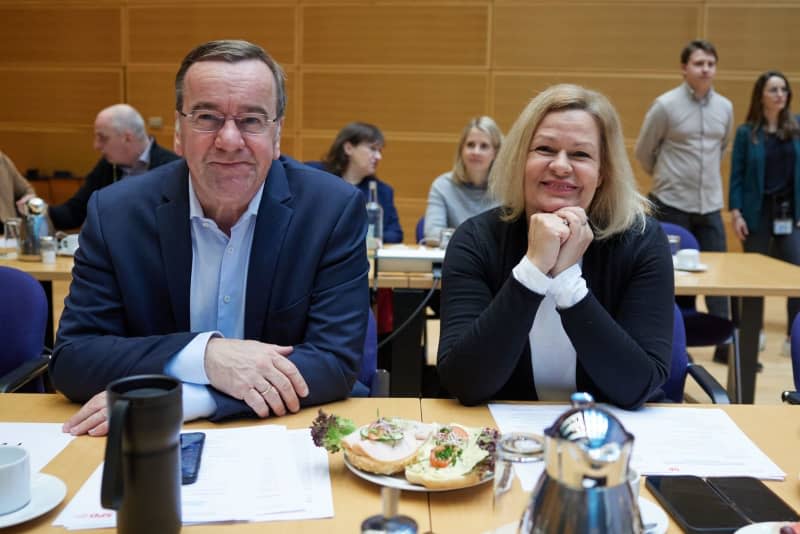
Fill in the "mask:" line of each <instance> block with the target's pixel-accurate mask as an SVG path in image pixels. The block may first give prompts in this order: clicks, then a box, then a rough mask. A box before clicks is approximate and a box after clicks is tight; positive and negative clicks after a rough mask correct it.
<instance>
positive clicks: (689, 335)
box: [661, 222, 738, 351]
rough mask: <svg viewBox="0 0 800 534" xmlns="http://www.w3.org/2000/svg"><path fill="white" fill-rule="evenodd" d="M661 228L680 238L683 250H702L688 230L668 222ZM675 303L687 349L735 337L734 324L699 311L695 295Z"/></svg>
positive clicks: (736, 348)
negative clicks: (679, 314)
mask: <svg viewBox="0 0 800 534" xmlns="http://www.w3.org/2000/svg"><path fill="white" fill-rule="evenodd" d="M661 228H662V229H663V230H664V233H666V234H672V235H678V236H680V237H681V248H694V249H699V248H700V246H699V245H698V243H697V238H695V236H694V235H693V234H692V233H691V232H690V231H689V230H687V229H686V228H684V227H682V226H678V225H677V224H672V223H666V222H662V223H661ZM675 302H676V303H677V304H678V307H679V308H680V310H681V314H682V315H683V322H684V325H685V326H686V346H687V347H708V346H712V345H721V344H724V343H726V342H727V341H728V340H729V339H730V338H732V337H733V334H734V330H735V325H734V324H733V322H732V321H730V320H728V319H725V318H723V317H717V316H716V315H711V314H710V313H703V312H699V311H697V308H696V305H695V297H694V296H693V295H691V296H690V295H686V296H683V295H681V296H678V297H675ZM734 350H735V351H736V350H738V347H736V346H734Z"/></svg>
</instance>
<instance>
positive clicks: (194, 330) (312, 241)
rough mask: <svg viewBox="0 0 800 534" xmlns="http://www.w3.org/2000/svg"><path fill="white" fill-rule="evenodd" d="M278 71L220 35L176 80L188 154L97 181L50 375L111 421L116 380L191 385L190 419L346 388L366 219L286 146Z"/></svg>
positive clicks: (179, 128)
mask: <svg viewBox="0 0 800 534" xmlns="http://www.w3.org/2000/svg"><path fill="white" fill-rule="evenodd" d="M284 79H285V78H284V74H283V71H282V70H281V68H280V66H279V65H277V64H276V63H275V62H274V61H273V60H272V58H270V57H269V56H268V55H267V54H266V53H265V52H264V51H263V50H262V49H261V48H260V47H258V46H256V45H253V44H251V43H247V42H244V41H212V42H209V43H205V44H203V45H200V46H199V47H197V48H195V49H194V50H192V51H191V52H190V53H189V54H188V55H187V56H186V58H185V59H184V61H183V63H182V64H181V67H180V69H179V70H178V74H177V76H176V81H175V87H176V109H177V111H176V121H177V122H176V132H175V148H176V151H177V153H178V154H180V155H181V156H183V157H184V158H185V162H184V161H176V162H174V163H170V164H167V165H164V166H162V167H159V168H158V169H155V170H154V171H152V172H150V173H148V174H146V175H143V176H141V177H140V178H139V179H137V180H130V181H128V180H123V181H121V182H119V183H117V184H114V185H113V186H110V187H108V188H105V189H102V190H100V191H98V192H97V193H95V194H94V195H93V197H92V199H91V201H90V202H89V210H88V215H87V219H86V223H85V224H84V227H83V230H82V232H81V236H80V248H79V249H78V252H77V253H76V257H75V268H74V270H73V283H72V285H71V287H70V293H69V296H68V297H67V300H66V302H65V308H64V313H63V315H62V317H61V324H60V326H59V332H58V339H57V342H56V347H55V351H54V354H53V359H52V362H51V364H50V371H51V374H52V377H53V380H54V383H55V385H56V387H57V388H58V389H59V390H60V391H62V392H63V393H64V394H65V395H67V396H68V397H69V398H70V399H72V400H74V401H80V402H84V401H87V400H88V402H86V404H85V405H84V406H83V407H82V408H81V409H80V411H79V412H78V413H77V414H76V415H75V416H73V417H72V418H71V419H70V420H69V421H67V423H65V425H64V430H65V431H67V432H71V433H73V434H82V433H86V432H88V433H89V434H91V435H101V434H104V433H105V432H106V431H107V423H106V417H107V414H106V408H105V403H106V401H105V395H104V393H103V390H104V388H105V387H106V386H107V384H108V383H109V382H110V381H112V380H114V379H117V378H120V377H123V376H128V375H134V374H143V373H165V374H168V375H171V376H174V377H176V378H178V379H180V380H181V381H182V382H183V383H184V387H183V399H184V419H186V420H189V419H194V418H198V417H209V418H211V419H212V420H218V419H222V418H226V417H232V416H246V415H258V416H259V417H267V416H269V415H283V414H285V413H286V412H287V411H289V412H296V411H297V410H299V409H300V407H301V406H307V405H311V404H320V403H325V402H330V401H333V400H338V399H342V398H344V397H346V396H347V394H348V392H349V391H350V389H351V387H352V386H353V383H354V381H355V378H356V374H357V372H358V369H359V364H360V359H361V352H362V347H363V343H364V332H365V328H366V323H367V313H368V306H369V303H368V282H367V272H368V262H367V258H366V249H365V242H364V238H365V233H366V216H365V211H364V201H363V198H362V197H361V194H360V193H359V192H358V191H357V190H355V189H353V188H352V187H349V186H348V185H347V184H345V183H344V182H342V181H341V180H337V179H335V178H333V177H331V176H330V175H328V174H326V173H323V172H320V171H316V170H313V169H310V168H309V167H306V166H304V165H301V164H299V163H297V162H295V161H293V160H291V159H289V158H286V157H281V156H280V130H281V126H282V124H283V116H284V110H285V107H286V96H285V83H284Z"/></svg>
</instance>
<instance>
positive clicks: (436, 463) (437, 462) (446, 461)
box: [431, 445, 452, 469]
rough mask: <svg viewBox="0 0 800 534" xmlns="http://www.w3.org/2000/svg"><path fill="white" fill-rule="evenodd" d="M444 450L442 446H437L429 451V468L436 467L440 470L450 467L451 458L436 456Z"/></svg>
mask: <svg viewBox="0 0 800 534" xmlns="http://www.w3.org/2000/svg"><path fill="white" fill-rule="evenodd" d="M444 449H445V447H444V445H439V446H436V447H434V448H433V449H431V467H436V468H438V469H441V468H442V467H447V466H448V465H450V461H451V460H452V457H449V458H440V457H439V456H437V453H440V452H442V451H443V450H444Z"/></svg>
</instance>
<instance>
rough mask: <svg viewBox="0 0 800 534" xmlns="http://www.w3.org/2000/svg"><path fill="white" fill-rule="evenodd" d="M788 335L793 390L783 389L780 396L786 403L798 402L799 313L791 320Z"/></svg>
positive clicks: (799, 368) (799, 358) (799, 370)
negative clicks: (790, 329) (790, 345)
mask: <svg viewBox="0 0 800 534" xmlns="http://www.w3.org/2000/svg"><path fill="white" fill-rule="evenodd" d="M790 337H791V344H792V347H791V356H792V377H793V379H794V391H784V392H783V394H782V395H781V398H782V399H783V402H786V403H788V404H800V313H798V314H797V315H796V316H795V318H794V321H792V331H791V334H790Z"/></svg>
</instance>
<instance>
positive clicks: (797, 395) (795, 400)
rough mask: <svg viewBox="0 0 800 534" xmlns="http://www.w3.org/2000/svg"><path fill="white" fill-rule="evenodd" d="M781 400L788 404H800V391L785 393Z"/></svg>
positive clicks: (782, 394)
mask: <svg viewBox="0 0 800 534" xmlns="http://www.w3.org/2000/svg"><path fill="white" fill-rule="evenodd" d="M781 400H782V401H783V402H785V403H786V404H800V391H784V392H783V393H781Z"/></svg>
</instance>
